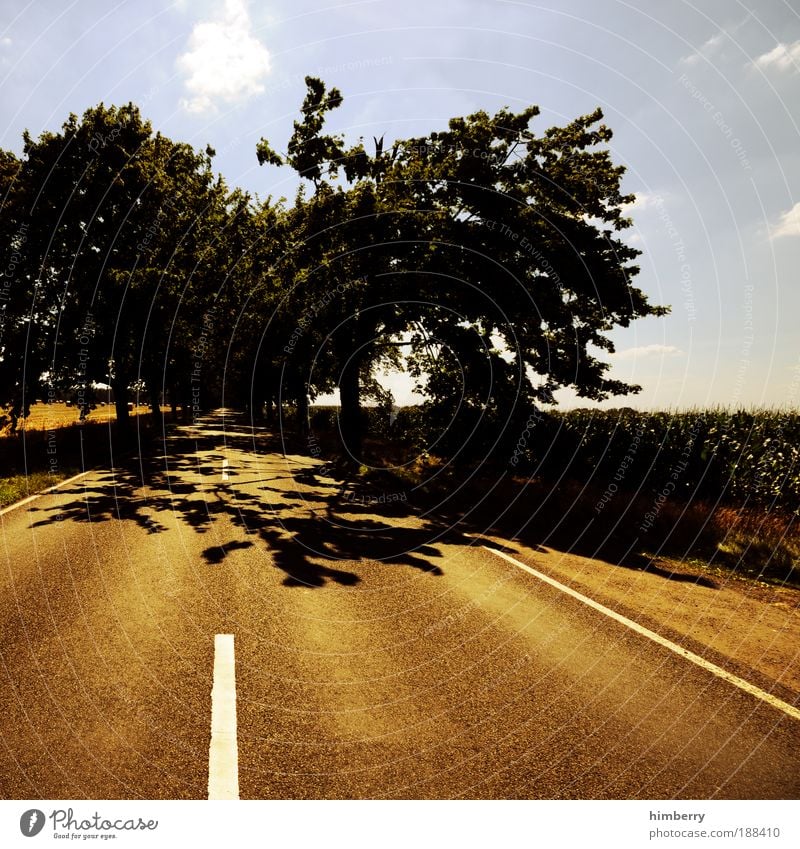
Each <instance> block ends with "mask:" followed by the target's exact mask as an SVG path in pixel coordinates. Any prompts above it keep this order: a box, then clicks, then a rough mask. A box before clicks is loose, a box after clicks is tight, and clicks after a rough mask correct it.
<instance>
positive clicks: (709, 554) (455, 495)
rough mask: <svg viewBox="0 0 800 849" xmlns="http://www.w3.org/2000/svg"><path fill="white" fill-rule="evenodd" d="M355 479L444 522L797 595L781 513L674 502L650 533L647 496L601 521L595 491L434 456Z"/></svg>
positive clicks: (791, 547) (793, 558)
mask: <svg viewBox="0 0 800 849" xmlns="http://www.w3.org/2000/svg"><path fill="white" fill-rule="evenodd" d="M358 477H359V478H360V479H361V480H362V481H364V482H365V483H367V484H368V485H371V486H373V487H380V488H381V489H383V490H384V491H386V490H389V489H392V488H393V489H396V490H398V491H399V490H402V491H403V492H405V493H406V497H407V499H408V502H409V503H410V504H414V503H416V504H417V505H419V506H422V507H424V508H425V509H434V510H435V511H436V512H437V513H440V514H441V515H442V516H443V517H445V518H448V519H451V520H458V517H460V516H468V517H469V519H468V521H469V522H471V523H473V524H475V523H477V524H479V525H481V526H482V527H485V528H487V529H488V528H491V529H493V530H496V531H498V532H501V533H503V534H509V535H513V536H515V537H517V538H518V539H520V540H521V541H522V542H525V543H528V544H532V545H547V546H551V547H553V548H558V549H559V550H563V551H572V552H574V553H576V554H583V555H588V556H592V557H600V558H603V559H608V560H612V561H617V562H622V561H623V560H624V561H630V560H631V558H636V557H639V558H644V560H645V561H651V562H655V561H662V560H670V561H672V562H673V563H675V564H676V565H677V564H678V563H689V562H691V563H692V565H694V566H698V565H702V567H703V569H704V570H706V571H708V572H711V573H716V574H727V575H735V576H737V577H740V578H743V579H747V580H750V581H757V582H760V583H762V584H776V585H782V586H787V585H788V586H793V587H797V588H800V517H798V516H797V515H794V514H792V513H788V512H787V511H782V510H780V509H777V508H776V509H769V508H768V507H766V506H761V505H756V504H752V505H741V506H731V505H730V504H725V505H721V504H713V503H710V502H707V501H701V500H697V501H689V502H685V501H682V500H680V499H678V498H673V499H670V500H668V501H666V502H665V503H663V504H662V505H660V507H659V512H658V515H657V516H656V517H655V519H654V520H652V523H651V524H650V525H649V527H645V516H646V515H647V514H648V511H650V512H651V515H652V507H653V495H652V493H649V492H648V493H645V492H639V493H636V492H625V491H624V490H619V491H618V492H617V493H616V494H615V496H614V498H613V499H611V500H610V501H606V502H605V503H604V504H603V508H604V509H603V510H602V511H601V512H598V511H597V510H596V507H597V505H598V503H599V502H600V500H601V498H602V496H603V490H602V489H601V488H600V487H598V486H595V485H593V484H583V483H580V482H578V481H573V480H564V481H559V482H558V483H556V484H553V483H550V482H547V481H544V480H541V479H536V478H533V479H525V478H521V477H512V476H510V475H508V474H507V473H504V472H503V471H501V470H497V469H495V470H491V469H489V467H488V466H486V465H484V466H483V467H480V468H465V467H456V466H453V465H452V464H448V463H447V462H446V461H444V460H442V459H441V458H438V457H435V456H428V455H421V456H420V457H418V458H416V459H415V460H414V461H413V462H411V463H408V464H405V465H398V466H394V467H393V468H392V467H389V468H375V467H374V466H373V467H372V468H367V467H364V466H362V467H361V469H360V470H359V473H358ZM487 493H491V495H490V496H488V497H487Z"/></svg>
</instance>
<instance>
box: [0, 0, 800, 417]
mask: <svg viewBox="0 0 800 849" xmlns="http://www.w3.org/2000/svg"><path fill="white" fill-rule="evenodd" d="M3 10H4V11H3V17H2V19H0V98H2V100H1V101H0V102H1V103H2V116H3V121H2V124H0V131H2V139H1V140H0V145H2V146H3V147H5V148H7V149H11V150H14V151H16V152H19V151H20V149H21V133H22V131H23V129H24V128H26V127H27V128H28V129H29V130H30V131H31V132H32V133H33V134H34V135H35V134H38V133H39V132H41V131H42V130H45V129H55V128H57V127H59V126H60V125H61V123H62V122H63V121H64V120H65V118H66V116H67V115H68V113H70V112H76V113H79V114H80V113H81V112H82V111H83V110H84V109H86V108H87V107H89V106H92V105H95V104H97V103H99V102H101V101H102V102H104V103H106V104H111V103H123V102H127V101H129V100H133V101H134V102H135V103H137V104H138V105H139V106H140V107H141V108H142V111H143V112H144V114H145V116H146V117H148V118H150V119H151V121H152V122H153V124H154V126H155V127H156V128H158V129H160V130H162V131H163V132H164V133H166V134H168V135H169V136H171V137H172V138H175V139H177V140H185V141H190V142H192V143H194V144H195V145H197V146H205V144H206V143H210V144H211V145H212V146H213V147H214V148H215V149H216V150H217V158H216V159H215V165H216V167H217V168H218V169H219V170H220V171H221V172H222V173H223V174H224V175H225V178H226V180H227V181H228V183H229V184H231V185H239V186H242V187H244V188H246V189H248V190H250V191H251V192H254V193H258V194H259V195H260V196H262V197H265V196H267V195H273V196H274V197H279V196H281V195H287V196H291V195H292V194H293V191H294V185H295V184H294V181H293V180H292V179H291V175H290V174H286V175H284V174H283V173H282V172H281V171H278V170H276V169H271V168H270V169H264V168H259V166H258V164H257V162H256V157H255V144H256V142H257V140H258V139H259V138H260V137H262V136H265V137H267V138H268V139H269V140H270V142H271V143H272V144H273V146H274V147H276V148H277V149H281V148H282V147H284V146H285V144H286V142H287V141H288V138H289V136H290V134H291V126H292V121H293V120H294V118H295V117H296V115H297V111H298V106H299V104H300V102H301V100H302V97H303V94H304V85H303V77H304V76H305V75H306V74H309V73H310V74H315V75H319V76H322V77H323V79H324V80H325V81H326V82H327V83H328V84H330V85H336V86H338V87H339V88H340V89H341V90H342V93H343V94H344V96H345V103H344V105H343V106H342V108H341V109H339V110H338V111H337V112H336V113H334V115H333V116H332V119H331V124H332V127H333V129H336V130H339V131H342V132H344V133H345V134H346V136H347V137H348V138H349V139H352V140H354V139H356V138H357V137H358V136H361V135H364V136H366V137H367V138H369V137H371V136H373V135H382V134H385V135H386V137H387V139H391V138H392V137H393V136H398V137H403V136H407V135H412V134H422V133H425V132H429V131H431V130H434V129H438V128H442V127H444V126H445V125H446V122H447V120H448V118H450V117H452V116H454V115H462V114H467V113H470V112H474V111H476V110H478V109H486V110H487V111H492V110H495V109H498V108H500V107H501V106H503V105H509V106H510V107H512V108H513V109H521V108H523V107H524V106H526V105H528V104H530V103H535V104H538V105H539V107H540V108H541V113H542V114H541V116H540V118H538V119H537V122H536V124H535V129H538V130H540V131H544V130H545V129H546V128H547V127H549V126H550V125H551V124H553V123H561V122H565V121H568V120H570V119H571V118H573V117H575V116H576V115H579V114H585V113H587V112H589V111H591V110H592V109H594V108H595V107H596V106H597V105H600V106H601V107H602V108H603V110H604V112H605V117H606V122H607V123H608V124H609V125H610V126H611V127H612V129H613V130H614V133H615V137H614V139H613V140H612V142H611V147H612V151H613V156H614V159H615V160H616V161H617V162H619V163H622V164H624V165H626V166H627V169H628V173H627V175H626V180H625V188H626V189H627V190H628V191H630V192H634V193H636V195H637V201H636V204H635V205H634V207H633V209H632V210H631V215H632V216H633V218H634V222H635V228H633V229H632V230H631V231H630V232H629V235H628V237H627V238H629V239H631V240H633V242H634V243H635V244H636V246H637V247H639V248H640V249H641V250H643V251H644V254H643V256H642V257H641V260H640V264H641V268H642V272H641V274H640V275H639V277H638V278H637V284H638V285H639V286H640V287H641V288H642V289H643V290H644V291H645V292H646V293H647V294H648V295H649V296H650V299H651V301H653V302H655V303H664V304H671V305H672V314H671V315H670V316H669V317H667V318H650V319H645V320H641V321H639V322H636V323H634V324H633V325H632V326H631V327H630V328H627V329H624V330H619V331H616V332H615V334H614V339H615V342H616V345H617V349H618V350H617V353H616V354H615V355H613V356H612V357H611V360H612V362H613V372H612V373H613V375H614V376H617V377H620V378H621V379H623V380H632V381H634V382H637V383H640V384H642V385H643V392H642V393H641V394H640V395H638V396H629V397H628V398H624V399H623V398H620V399H615V400H614V401H612V402H611V403H610V404H606V406H609V405H620V404H630V405H631V406H635V407H643V408H670V409H677V408H685V407H690V406H708V405H717V404H719V405H725V406H734V407H736V406H744V407H751V406H763V405H769V406H784V405H790V406H793V407H797V406H800V333H799V332H798V324H799V323H800V286H799V285H798V279H797V278H798V272H797V269H798V268H800V180H799V179H798V178H799V177H800V144H798V142H799V141H800V127H799V125H800V11H798V7H797V6H796V5H795V6H794V8H793V7H792V3H791V2H783V0H762V2H759V3H752V2H750V3H740V2H734V0H700V2H695V3H688V2H681V0H673V2H670V3H661V2H656V0H638V2H637V1H636V0H634V1H633V2H618V0H566V2H556V0H551V2H550V3H549V4H547V3H533V2H523V0H404V2H400V3H398V2H385V0H363V2H351V3H338V4H337V3H334V2H330V3H326V2H324V0H316V2H315V0H291V2H289V0H265V2H250V3H248V2H246V0H227V2H225V0H215V2H212V0H183V1H182V2H174V3H169V2H156V0H130V2H116V3H115V2H112V1H111V0H109V2H100V0H76V1H75V2H71V3H70V2H68V0H67V2H64V0H33V2H28V3H26V2H20V1H19V0H5V2H4V3H3ZM393 386H394V387H395V390H396V395H397V396H398V400H400V401H404V400H408V399H407V395H406V390H405V388H404V386H405V384H404V383H403V381H402V380H401V379H399V378H395V379H393ZM562 399H563V402H564V403H565V404H567V405H572V404H573V403H574V399H573V398H572V396H571V395H570V393H568V392H565V393H563V395H562ZM584 403H585V402H581V404H582V405H583V404H584Z"/></svg>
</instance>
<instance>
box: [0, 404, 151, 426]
mask: <svg viewBox="0 0 800 849" xmlns="http://www.w3.org/2000/svg"><path fill="white" fill-rule="evenodd" d="M149 412H150V408H149V407H146V406H144V405H141V406H138V407H134V408H133V410H131V415H132V416H137V415H143V414H146V413H149ZM116 418H117V412H116V409H115V407H114V405H113V404H105V405H98V407H97V408H96V409H94V410H92V411H91V412H90V413H89V415H88V417H87V419H86V421H87V422H109V421H116ZM79 419H80V411H79V410H78V408H77V407H76V406H74V405H73V406H67V405H66V404H65V403H63V402H61V401H55V402H53V403H52V404H33V405H32V406H31V413H30V415H29V416H28V418H27V419H25V420H24V421H20V422H19V424H18V426H17V430H55V429H57V428H61V427H68V426H69V425H74V424H76V423H77V422H78V420H79ZM9 429H10V423H6V424H5V427H3V428H2V429H0V434H7V433H8V432H9Z"/></svg>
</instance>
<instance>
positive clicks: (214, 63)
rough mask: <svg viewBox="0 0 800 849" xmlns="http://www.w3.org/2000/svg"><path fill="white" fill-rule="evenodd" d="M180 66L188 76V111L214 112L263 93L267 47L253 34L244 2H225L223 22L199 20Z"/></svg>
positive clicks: (267, 69)
mask: <svg viewBox="0 0 800 849" xmlns="http://www.w3.org/2000/svg"><path fill="white" fill-rule="evenodd" d="M177 65H178V68H179V70H181V71H182V72H183V73H184V74H185V75H186V83H185V85H186V90H187V93H188V94H189V97H187V98H185V99H183V100H182V101H181V106H183V108H184V109H186V110H187V111H188V112H205V111H208V110H215V109H216V107H217V103H220V102H222V103H241V102H243V101H245V100H248V99H249V98H251V97H254V96H255V95H257V94H261V92H263V91H264V86H263V84H262V82H261V81H262V80H263V78H264V77H265V76H266V75H267V74H268V73H269V70H270V61H269V52H268V51H267V48H266V47H264V45H263V44H262V43H261V42H260V41H259V40H258V39H257V38H256V37H255V36H254V35H253V32H252V22H251V21H250V15H249V13H248V11H247V3H246V2H245V0H225V11H224V13H223V16H222V18H221V19H218V20H208V21H200V23H198V24H195V27H194V29H193V30H192V34H191V36H190V37H189V44H188V49H187V51H186V52H185V53H183V54H182V55H181V56H179V57H178V60H177Z"/></svg>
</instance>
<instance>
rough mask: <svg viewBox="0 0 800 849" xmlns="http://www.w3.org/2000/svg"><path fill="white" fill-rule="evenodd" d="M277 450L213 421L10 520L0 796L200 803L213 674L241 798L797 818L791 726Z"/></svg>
mask: <svg viewBox="0 0 800 849" xmlns="http://www.w3.org/2000/svg"><path fill="white" fill-rule="evenodd" d="M275 447H276V445H275V442H274V438H273V439H272V440H271V439H270V437H268V435H266V434H263V433H260V432H257V433H255V434H254V433H253V431H252V429H250V428H249V427H248V426H247V423H246V422H245V421H243V420H241V419H239V418H237V417H235V416H234V417H226V418H225V419H224V420H223V418H222V416H221V415H219V414H218V415H215V416H211V417H209V418H208V419H207V420H205V422H203V423H202V424H201V425H199V426H198V427H194V428H192V427H185V428H181V429H178V430H176V431H174V432H173V435H172V436H171V437H170V439H169V445H168V450H167V452H166V454H165V455H164V456H159V457H154V458H152V459H149V460H147V461H136V460H133V461H126V462H125V463H123V464H122V465H121V466H120V467H119V468H115V469H114V470H113V471H110V470H105V471H95V472H90V473H88V474H86V475H84V476H82V477H80V478H79V479H77V480H75V481H72V482H71V483H68V484H67V485H66V486H64V487H62V488H60V489H58V490H57V491H55V492H53V493H51V494H47V495H44V496H42V497H41V498H38V499H36V500H34V501H32V502H31V503H29V504H26V505H23V506H20V507H18V508H16V509H13V510H10V511H8V512H5V513H4V514H3V515H2V516H0V522H2V541H3V552H2V558H3V566H2V577H1V578H0V583H1V584H2V589H1V591H0V646H1V651H2V656H1V658H0V659H1V660H2V666H1V667H0V677H1V678H2V688H1V689H0V733H1V735H2V744H3V745H2V747H0V795H1V796H2V797H3V798H68V799H81V798H89V799H114V798H151V799H157V798H200V799H202V798H207V796H208V794H209V769H210V764H209V746H210V743H211V731H212V682H214V678H215V670H216V677H217V681H216V683H215V698H216V699H217V703H216V707H215V710H216V711H217V714H216V716H217V720H215V721H218V722H219V723H221V725H220V726H219V727H218V728H217V732H219V733H218V737H219V739H218V743H219V744H220V746H221V749H220V752H221V754H220V755H219V757H220V760H219V764H218V766H219V768H220V770H221V772H220V774H219V775H218V776H217V779H218V780H219V781H220V782H222V784H223V785H224V784H225V782H228V784H229V785H230V784H231V782H233V784H237V783H238V788H236V787H232V788H231V787H230V786H229V789H230V790H231V792H234V793H235V792H237V790H238V794H239V795H240V796H241V798H376V797H379V798H387V797H388V798H453V797H466V798H487V797H488V798H548V799H563V798H567V799H576V798H667V799H677V798H701V799H702V798H717V797H721V798H755V799H760V798H796V797H797V794H798V790H800V759H798V743H799V742H800V721H798V719H797V718H794V717H792V716H791V715H790V714H787V713H786V712H785V711H783V710H781V709H779V708H777V707H775V706H774V705H772V704H769V703H767V702H765V701H763V700H761V699H759V698H757V697H755V696H753V695H752V694H750V693H747V692H745V691H743V690H742V689H740V688H738V687H737V686H735V685H733V684H731V683H730V682H729V681H726V680H722V679H720V678H719V677H718V676H716V675H714V674H711V672H709V671H708V670H706V669H703V668H701V667H699V666H697V665H696V664H694V663H691V662H689V661H687V660H686V659H685V658H683V657H680V656H679V655H677V654H676V653H675V652H673V651H670V650H669V649H668V648H665V647H664V646H661V645H658V644H657V643H654V642H653V641H652V640H650V639H647V638H646V637H644V636H642V635H641V634H639V633H637V632H635V631H634V630H631V629H630V628H628V627H626V626H625V625H624V624H622V623H620V622H618V621H614V620H613V619H611V618H609V617H608V616H606V615H604V614H603V613H602V612H601V611H598V610H596V609H593V608H591V607H590V606H587V605H586V604H584V603H582V602H581V601H580V600H579V599H576V598H574V597H571V596H570V595H568V594H566V593H564V592H562V591H561V590H559V589H558V588H557V587H554V586H551V585H549V584H547V583H545V582H543V581H541V580H538V579H537V578H536V577H535V576H533V575H531V574H529V573H528V572H526V571H524V570H523V569H521V568H518V566H517V565H515V564H514V563H512V562H509V561H508V560H505V559H503V558H502V557H500V556H498V555H496V554H495V553H494V552H493V551H491V550H489V549H488V548H486V547H484V546H485V544H486V541H485V540H484V539H481V538H480V536H475V535H472V534H470V533H468V532H467V530H466V529H465V528H464V527H455V528H454V527H451V526H450V525H448V524H447V523H444V522H437V521H436V520H435V519H433V518H432V517H431V516H427V515H425V514H424V513H423V512H422V511H421V510H419V509H417V508H416V507H415V505H414V504H413V503H411V501H410V500H406V501H403V500H400V496H399V495H398V494H393V493H382V492H381V493H379V492H375V491H368V490H361V491H355V490H352V489H351V488H349V487H348V486H345V485H343V484H342V483H340V482H337V481H336V480H333V479H332V478H329V477H326V475H325V473H324V468H323V467H322V465H321V464H320V463H319V462H318V461H316V460H313V459H311V458H309V457H300V456H289V457H285V456H283V455H282V454H281V453H279V452H276V451H275V450H274V449H275ZM491 547H492V544H489V548H491ZM505 551H507V552H508V553H510V554H511V555H512V556H514V557H515V558H519V559H520V562H522V561H524V562H531V560H530V557H531V556H532V552H531V551H529V550H527V549H525V548H524V547H523V546H521V545H520V544H518V543H514V542H510V543H509V545H508V546H507V547H506V548H505ZM217 635H230V637H232V639H231V638H230V637H228V638H224V640H223V641H220V640H217V639H216V638H217ZM215 644H217V654H218V657H217V659H216V662H215ZM234 682H235V683H234ZM231 686H235V694H236V698H235V702H234V701H233V699H232V690H231ZM234 706H235V710H234V711H232V708H233V707H234ZM232 713H233V715H234V716H235V725H233V726H232V725H231V716H232ZM226 717H227V718H226ZM226 723H227V724H226ZM223 726H224V727H223ZM232 732H235V736H232ZM226 750H227V751H228V755H226V754H225V752H226ZM231 750H232V752H233V753H234V756H235V757H234V758H233V760H232V759H231V757H230V756H229V755H230V752H231ZM237 759H238V760H237ZM212 760H213V759H212ZM214 769H215V767H212V771H213V770H214Z"/></svg>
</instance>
